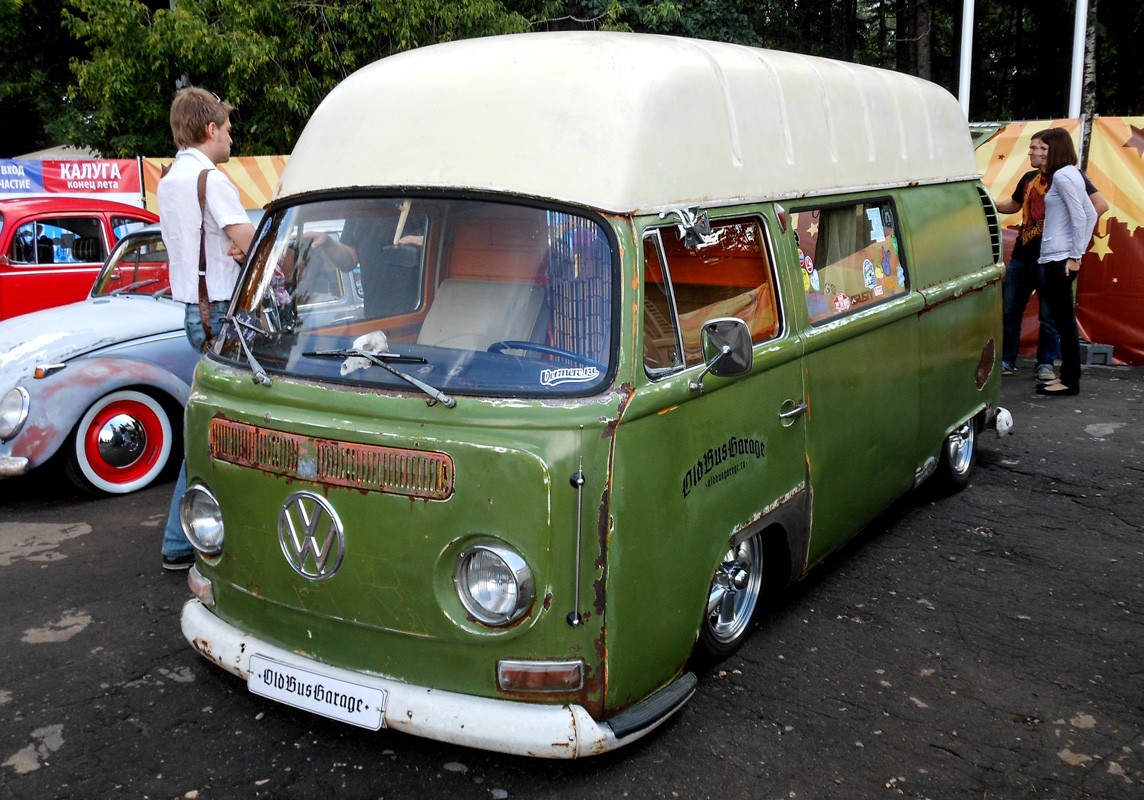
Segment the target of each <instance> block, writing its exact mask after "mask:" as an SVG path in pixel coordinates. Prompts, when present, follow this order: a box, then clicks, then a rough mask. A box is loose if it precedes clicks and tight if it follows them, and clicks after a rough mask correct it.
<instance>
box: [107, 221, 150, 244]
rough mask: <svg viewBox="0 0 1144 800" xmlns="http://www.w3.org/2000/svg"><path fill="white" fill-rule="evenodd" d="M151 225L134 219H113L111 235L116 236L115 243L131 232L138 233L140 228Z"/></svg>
mask: <svg viewBox="0 0 1144 800" xmlns="http://www.w3.org/2000/svg"><path fill="white" fill-rule="evenodd" d="M150 224H151V223H149V222H147V221H145V220H141V219H134V218H133V217H112V218H111V233H112V235H114V236H115V241H119V240H120V239H122V238H123V237H124V236H126V235H127V234H129V233H131V231H137V230H139V229H140V228H145V227H147V226H148V225H150Z"/></svg>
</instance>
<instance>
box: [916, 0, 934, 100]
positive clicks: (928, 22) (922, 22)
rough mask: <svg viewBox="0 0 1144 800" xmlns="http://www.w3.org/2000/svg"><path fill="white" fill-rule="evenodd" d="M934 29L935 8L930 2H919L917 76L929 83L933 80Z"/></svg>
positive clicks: (925, 0)
mask: <svg viewBox="0 0 1144 800" xmlns="http://www.w3.org/2000/svg"><path fill="white" fill-rule="evenodd" d="M932 28H933V6H932V5H931V2H930V0H917V4H916V5H915V6H914V35H915V36H916V37H917V47H916V48H915V50H914V52H915V53H916V54H917V66H918V71H917V76H918V77H919V78H925V79H926V80H927V81H929V80H933V53H932V50H931V41H932V37H931V35H930V31H931V29H932Z"/></svg>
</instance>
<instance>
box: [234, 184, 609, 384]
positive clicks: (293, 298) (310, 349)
mask: <svg viewBox="0 0 1144 800" xmlns="http://www.w3.org/2000/svg"><path fill="white" fill-rule="evenodd" d="M613 250H614V248H613V245H612V240H611V239H610V238H609V234H608V231H607V230H606V229H605V227H604V226H603V225H602V224H600V223H599V222H597V221H595V220H593V219H590V218H588V217H585V216H579V215H577V214H573V213H569V212H567V211H557V210H552V209H544V208H537V207H530V206H523V205H513V204H508V203H499V202H486V201H479V200H458V199H445V198H420V199H417V198H411V199H388V198H387V199H380V198H355V199H342V200H325V201H320V202H313V203H307V204H305V205H298V206H293V207H289V208H285V209H281V210H279V211H277V212H275V213H274V214H273V215H272V217H271V220H270V223H269V227H268V228H266V229H265V233H264V234H263V235H262V236H261V238H260V240H259V242H258V245H257V249H256V251H255V253H254V254H253V257H252V258H251V260H250V263H249V264H248V267H247V270H246V272H245V274H244V276H243V279H242V282H241V285H240V287H239V290H238V299H237V303H236V305H235V308H234V315H235V318H236V319H237V320H238V322H239V324H237V325H228V326H226V327H225V329H224V332H223V335H222V337H221V342H220V349H219V351H218V352H219V353H220V354H221V355H222V356H223V357H224V358H228V359H231V360H233V361H235V362H236V363H240V364H250V363H251V362H252V360H253V361H254V362H255V363H257V364H260V365H261V366H262V367H263V368H265V370H266V371H267V372H268V373H270V374H271V375H274V374H275V373H277V374H281V375H291V376H296V377H302V378H310V379H318V380H323V381H334V382H340V383H349V384H365V385H374V386H385V387H387V388H399V389H403V390H409V391H415V392H416V391H421V390H423V391H425V392H426V393H427V394H429V395H430V396H431V397H432V396H433V394H432V391H433V390H438V391H442V392H452V393H457V394H473V395H493V396H546V395H577V394H588V393H591V392H592V391H594V390H598V389H599V388H600V386H601V384H602V383H603V381H604V380H605V378H606V375H607V373H608V366H609V363H610V359H611V339H612V300H611V298H612V290H611V286H612V281H613V258H614V256H613ZM239 330H241V331H242V335H243V339H244V342H240V341H239V339H238V335H237V331H239ZM243 344H245V345H246V346H245V347H243V346H242V345H243ZM247 351H249V352H247ZM256 371H257V370H256Z"/></svg>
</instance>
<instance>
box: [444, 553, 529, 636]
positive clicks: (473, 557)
mask: <svg viewBox="0 0 1144 800" xmlns="http://www.w3.org/2000/svg"><path fill="white" fill-rule="evenodd" d="M453 582H454V583H455V584H456V586H457V595H458V596H459V597H460V598H461V603H462V604H464V606H465V608H466V609H467V610H468V612H469V613H470V614H472V615H473V616H474V617H476V618H477V620H479V621H480V622H483V623H485V624H486V625H507V624H509V623H510V622H513V621H515V620H517V619H520V617H521V616H522V615H523V614H524V613H525V612H527V611H528V609H529V608H531V607H532V600H533V596H534V592H533V585H532V572H531V570H529V568H528V565H527V564H525V563H524V559H523V558H521V557H520V556H519V555H517V554H516V553H514V552H513V551H512V550H509V549H508V548H506V547H501V546H499V545H493V544H478V545H474V546H472V547H470V548H468V549H466V550H465V552H463V553H461V556H460V557H459V558H458V559H457V568H456V569H455V570H454V571H453Z"/></svg>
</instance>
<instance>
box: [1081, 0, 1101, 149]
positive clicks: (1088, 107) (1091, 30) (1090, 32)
mask: <svg viewBox="0 0 1144 800" xmlns="http://www.w3.org/2000/svg"><path fill="white" fill-rule="evenodd" d="M1096 4H1097V0H1088V19H1087V20H1085V32H1084V78H1083V79H1082V80H1081V90H1080V113H1081V115H1082V116H1083V117H1084V127H1083V129H1082V130H1081V134H1080V167H1081V169H1082V170H1083V169H1086V168H1087V167H1088V146H1089V142H1091V140H1092V118H1093V116H1094V115H1095V114H1096Z"/></svg>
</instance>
